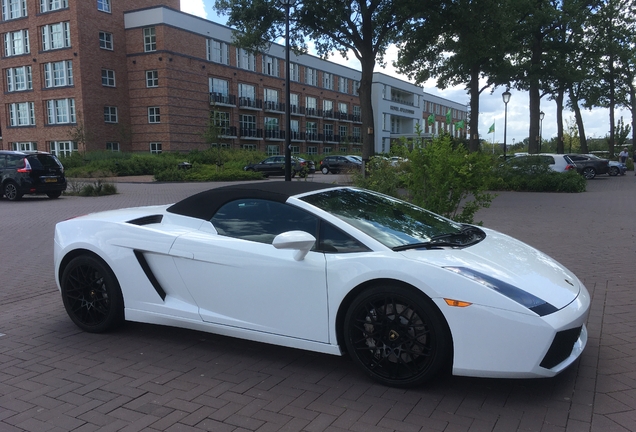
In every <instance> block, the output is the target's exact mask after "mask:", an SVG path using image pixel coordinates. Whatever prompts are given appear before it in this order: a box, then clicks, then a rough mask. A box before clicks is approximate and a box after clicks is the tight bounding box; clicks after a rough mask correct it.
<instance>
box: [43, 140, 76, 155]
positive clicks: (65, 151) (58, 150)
mask: <svg viewBox="0 0 636 432" xmlns="http://www.w3.org/2000/svg"><path fill="white" fill-rule="evenodd" d="M77 150H78V149H77V143H76V142H74V141H51V142H50V151H51V153H53V154H54V155H55V156H57V157H62V156H65V157H66V156H70V155H71V153H73V152H76V151H77Z"/></svg>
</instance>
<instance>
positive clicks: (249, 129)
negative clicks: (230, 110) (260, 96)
mask: <svg viewBox="0 0 636 432" xmlns="http://www.w3.org/2000/svg"><path fill="white" fill-rule="evenodd" d="M239 126H240V128H241V136H244V137H256V116H253V115H244V114H241V115H240V116H239Z"/></svg>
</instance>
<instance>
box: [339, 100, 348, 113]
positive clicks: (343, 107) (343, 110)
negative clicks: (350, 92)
mask: <svg viewBox="0 0 636 432" xmlns="http://www.w3.org/2000/svg"><path fill="white" fill-rule="evenodd" d="M338 111H340V113H341V114H347V104H346V103H344V102H338Z"/></svg>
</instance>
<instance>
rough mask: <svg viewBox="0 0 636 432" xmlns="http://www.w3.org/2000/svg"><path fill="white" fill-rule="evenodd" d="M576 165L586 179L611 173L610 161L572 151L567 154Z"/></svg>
mask: <svg viewBox="0 0 636 432" xmlns="http://www.w3.org/2000/svg"><path fill="white" fill-rule="evenodd" d="M567 156H568V157H569V158H570V159H571V160H572V161H573V162H574V164H575V165H576V170H577V171H578V172H579V173H580V174H581V175H582V176H583V177H585V178H586V179H588V180H591V179H593V178H594V177H596V175H597V174H607V173H609V170H610V168H609V161H608V160H607V159H601V158H598V157H596V156H594V157H591V156H588V155H585V154H578V153H570V154H568V155H567Z"/></svg>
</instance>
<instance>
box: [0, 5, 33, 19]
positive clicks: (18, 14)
mask: <svg viewBox="0 0 636 432" xmlns="http://www.w3.org/2000/svg"><path fill="white" fill-rule="evenodd" d="M25 16H27V2H26V0H2V19H3V20H5V21H7V20H11V19H15V18H22V17H25Z"/></svg>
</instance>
